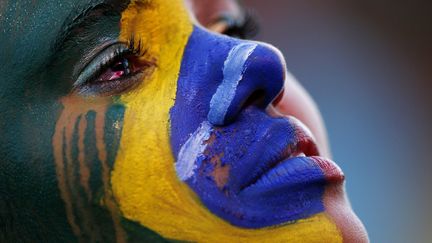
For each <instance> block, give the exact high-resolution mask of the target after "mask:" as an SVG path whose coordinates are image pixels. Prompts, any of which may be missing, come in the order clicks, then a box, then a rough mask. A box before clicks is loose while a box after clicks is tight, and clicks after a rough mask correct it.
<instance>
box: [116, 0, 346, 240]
mask: <svg viewBox="0 0 432 243" xmlns="http://www.w3.org/2000/svg"><path fill="white" fill-rule="evenodd" d="M121 28H122V31H121V36H120V38H122V39H128V38H129V37H130V36H131V35H132V34H133V35H134V36H139V38H141V39H142V40H143V42H144V43H145V45H146V46H147V47H148V48H149V50H148V55H149V56H153V57H156V63H157V68H156V70H155V71H154V73H153V74H152V75H151V77H150V78H148V80H145V82H144V84H143V85H142V86H141V87H139V88H138V89H137V90H136V91H134V92H132V93H129V94H127V95H124V96H122V97H121V100H122V101H123V103H124V104H125V105H126V107H127V109H126V112H125V115H124V116H125V117H124V127H123V134H122V138H121V143H120V149H119V151H118V155H117V159H116V162H115V166H114V170H113V172H112V178H111V182H112V187H113V192H114V196H115V198H116V201H117V202H118V204H119V207H120V210H121V212H122V213H123V215H124V217H126V218H127V219H130V220H133V221H136V222H138V223H140V224H141V225H143V226H145V227H148V228H150V229H152V230H154V231H156V232H158V233H159V234H160V235H162V236H164V237H166V238H170V239H177V240H184V241H195V242H197V241H201V242H202V241H205V242H223V241H226V242H240V241H248V242H287V241H288V242H305V241H306V242H341V241H342V240H341V237H340V235H339V233H338V230H337V228H336V226H335V225H334V224H333V223H332V222H331V221H330V220H329V219H328V217H327V216H326V215H325V214H319V215H316V216H314V217H311V218H309V219H306V220H302V221H299V222H298V223H296V224H292V225H287V226H284V227H278V228H268V229H259V230H247V229H241V228H237V227H234V226H232V225H230V224H228V223H226V222H225V221H223V220H221V219H219V218H218V217H216V216H215V215H213V214H212V213H210V212H209V211H208V210H207V209H206V208H205V207H204V206H203V205H201V203H200V202H199V199H198V198H197V197H196V196H195V194H194V193H193V192H192V191H191V190H190V189H189V187H188V186H187V185H186V184H184V183H182V182H180V181H179V180H178V178H177V176H176V173H175V169H174V157H173V154H172V151H171V147H170V146H171V145H170V137H169V130H170V128H169V126H170V124H169V111H170V108H171V107H172V106H173V105H174V99H175V95H176V88H177V79H178V74H179V70H180V65H181V61H182V57H183V52H184V49H185V46H186V44H187V41H188V38H189V36H190V35H191V33H192V30H193V26H192V23H191V22H190V17H189V16H188V13H187V11H186V10H185V7H184V6H183V3H182V2H181V1H177V0H153V1H150V0H147V1H133V2H132V3H131V4H130V6H129V7H128V9H127V10H126V11H125V12H124V13H123V16H122V26H121Z"/></svg>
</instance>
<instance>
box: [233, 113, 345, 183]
mask: <svg viewBox="0 0 432 243" xmlns="http://www.w3.org/2000/svg"><path fill="white" fill-rule="evenodd" d="M286 119H288V120H290V124H291V125H292V126H293V127H294V129H295V132H296V137H297V138H296V139H295V140H294V141H290V143H288V144H287V146H286V147H285V148H284V149H283V150H281V151H278V152H277V154H276V155H275V157H274V159H272V160H267V161H260V162H259V163H258V164H257V166H256V167H255V169H254V171H253V172H252V173H251V175H252V176H250V177H249V178H248V180H247V181H244V183H243V184H242V186H241V187H240V191H242V190H244V189H246V188H248V187H251V186H253V185H254V184H256V183H257V182H258V181H259V180H260V179H261V178H262V177H263V176H264V175H266V174H268V173H269V172H270V171H272V170H273V169H274V168H276V167H277V166H279V165H280V164H281V163H289V162H290V161H289V160H290V159H292V158H296V157H308V158H311V159H313V160H314V161H315V162H316V163H317V165H318V166H319V167H320V168H321V169H322V170H323V173H324V174H325V175H326V179H327V180H328V182H337V181H343V180H344V175H343V173H342V171H341V170H340V168H339V167H338V166H337V165H336V164H335V163H334V162H332V161H331V160H329V159H325V158H322V157H319V156H320V153H319V149H318V147H317V145H316V143H315V140H314V138H313V137H312V135H311V133H310V132H309V131H308V130H307V129H306V128H305V127H304V125H302V123H301V122H300V121H298V120H297V119H295V118H293V117H287V118H286ZM264 146H266V145H264Z"/></svg>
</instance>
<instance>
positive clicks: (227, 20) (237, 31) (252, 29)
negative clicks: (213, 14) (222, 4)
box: [215, 10, 259, 39]
mask: <svg viewBox="0 0 432 243" xmlns="http://www.w3.org/2000/svg"><path fill="white" fill-rule="evenodd" d="M215 28H216V30H217V29H219V31H220V32H221V33H222V34H225V35H228V36H231V37H235V38H239V39H252V38H254V37H255V36H256V35H257V34H258V32H259V25H258V21H256V17H255V14H254V13H253V12H252V11H251V10H244V14H243V15H242V16H241V17H234V16H231V15H228V14H227V15H224V16H221V17H220V19H219V21H217V23H216V24H215Z"/></svg>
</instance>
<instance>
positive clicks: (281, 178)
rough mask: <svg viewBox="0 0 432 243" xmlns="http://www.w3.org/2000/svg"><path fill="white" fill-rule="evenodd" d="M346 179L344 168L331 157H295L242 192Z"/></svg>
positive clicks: (335, 181)
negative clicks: (330, 158)
mask: <svg viewBox="0 0 432 243" xmlns="http://www.w3.org/2000/svg"><path fill="white" fill-rule="evenodd" d="M344 180H345V176H344V174H343V172H342V170H341V169H340V168H339V167H338V166H337V165H336V163H334V162H333V161H331V160H329V159H325V158H322V157H315V156H314V157H295V158H289V159H286V160H284V161H282V162H281V163H280V164H278V165H277V166H276V167H274V168H272V169H271V170H269V171H267V172H266V173H265V174H264V175H262V176H261V177H260V178H259V179H258V180H257V181H256V182H255V183H253V184H252V185H250V186H248V187H246V188H244V190H243V191H242V194H248V195H251V194H255V195H256V194H261V193H269V192H280V193H284V192H288V191H292V190H302V189H301V188H305V187H309V186H312V187H313V186H323V184H324V185H331V184H341V183H343V181H344Z"/></svg>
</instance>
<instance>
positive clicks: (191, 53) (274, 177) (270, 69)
mask: <svg viewBox="0 0 432 243" xmlns="http://www.w3.org/2000/svg"><path fill="white" fill-rule="evenodd" d="M241 43H243V41H241V40H237V39H232V38H228V37H223V36H220V35H213V34H211V33H209V32H206V31H204V30H202V29H200V28H196V29H195V30H194V32H193V34H192V36H191V38H190V40H189V43H188V45H187V47H186V50H185V54H184V57H183V63H182V68H181V71H180V76H179V80H178V86H177V87H178V90H177V96H176V102H175V105H174V107H173V108H172V109H171V144H172V148H173V152H174V155H175V157H176V160H182V159H183V158H182V156H179V155H181V150H182V147H183V148H184V147H185V146H188V144H189V143H190V141H188V140H189V139H190V137H191V134H194V132H195V131H197V129H199V127H200V126H202V124H203V123H206V122H209V121H208V120H207V119H208V115H209V112H210V110H211V109H212V106H211V103H212V102H211V100H212V97H214V94H215V93H217V91H218V88H219V87H222V86H223V80H224V73H223V70H224V65H225V64H226V59H227V57H228V56H229V53H230V52H231V51H232V50H233V48H234V47H235V46H239V44H241ZM271 51H272V50H270V49H268V48H266V47H263V46H261V45H260V44H258V45H257V46H256V48H254V51H253V54H252V55H253V56H254V57H253V58H254V60H258V59H260V55H267V56H271V57H273V56H275V55H274V53H270V54H269V52H271ZM246 53H247V52H246ZM266 60H267V59H266ZM274 60H276V59H272V62H270V63H271V65H268V66H262V65H256V64H254V63H253V64H252V65H248V71H247V74H246V76H247V77H245V79H244V80H242V81H241V82H240V84H239V85H241V86H242V87H239V89H240V91H239V89H236V90H235V91H236V92H235V95H236V97H237V96H238V93H239V92H245V93H248V92H250V91H251V90H252V91H253V90H254V89H255V88H256V87H258V86H260V87H263V86H266V85H268V86H270V87H265V88H267V91H269V93H270V94H271V95H270V96H269V97H268V99H270V98H271V97H272V96H275V95H276V94H277V93H278V90H280V88H281V86H282V84H281V83H280V82H275V83H271V82H269V80H270V81H271V80H273V79H277V80H279V78H280V76H281V75H280V70H282V69H283V65H282V64H281V63H280V66H277V63H276V62H274ZM274 65H276V67H274ZM260 66H261V68H262V69H263V70H258V71H256V70H249V69H256V68H258V67H260ZM253 74H260V75H264V76H259V77H257V78H255V76H253ZM251 75H252V76H251ZM263 78H264V79H266V80H265V81H266V82H267V83H262V81H260V79H263ZM260 82H261V83H260ZM242 100H243V98H238V99H237V98H235V99H234V100H231V101H230V104H229V106H230V109H228V112H229V114H230V116H232V115H233V114H235V113H233V112H232V111H233V110H235V109H240V108H239V107H240V106H242V104H241V102H242ZM233 102H237V103H235V104H234V103H233ZM232 107H235V109H234V108H233V109H231V108H232ZM221 114H223V113H221ZM209 118H210V117H209ZM215 120H218V119H215ZM224 122H225V121H224ZM224 122H222V124H221V125H222V126H219V127H211V125H210V124H209V125H210V128H209V129H207V130H208V131H209V134H208V135H207V136H206V139H202V141H201V144H200V145H204V144H205V150H204V151H203V152H202V154H200V156H194V157H195V161H192V162H191V161H183V164H189V163H193V164H194V165H196V168H195V167H194V170H193V173H192V174H191V175H189V174H188V176H186V177H182V178H183V179H185V182H186V183H187V184H188V185H189V186H190V187H191V188H192V189H193V190H194V191H195V192H196V193H197V195H198V196H199V197H200V199H201V201H202V202H203V204H204V205H206V206H207V208H208V209H209V210H210V211H211V212H213V213H214V214H216V215H218V216H219V217H221V218H223V219H225V220H227V221H228V222H230V223H231V224H233V225H237V226H240V227H245V228H261V227H266V226H273V225H278V224H283V223H287V222H290V221H294V220H298V219H302V218H306V217H309V216H311V215H313V214H316V213H319V212H322V211H323V210H324V206H323V203H322V197H323V194H324V186H325V177H324V174H323V172H322V171H321V169H320V168H319V167H318V166H317V165H316V164H315V163H314V162H313V161H312V160H310V159H309V158H295V159H290V160H287V161H285V162H284V163H282V164H280V165H275V163H277V162H280V161H279V160H280V158H281V153H283V151H284V150H285V149H286V148H287V147H288V146H289V145H293V144H295V143H297V142H298V139H299V138H298V137H297V135H296V131H295V128H294V127H293V125H292V124H290V122H289V121H288V120H286V119H282V118H271V117H270V116H268V115H267V114H266V113H265V111H264V110H263V109H262V108H257V107H253V106H251V107H247V108H244V109H241V110H239V111H238V112H237V113H236V119H235V121H234V122H233V123H231V124H227V123H224ZM213 125H215V124H213ZM198 147H200V146H198ZM273 166H275V167H274V168H271V167H273ZM179 176H182V175H179Z"/></svg>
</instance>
